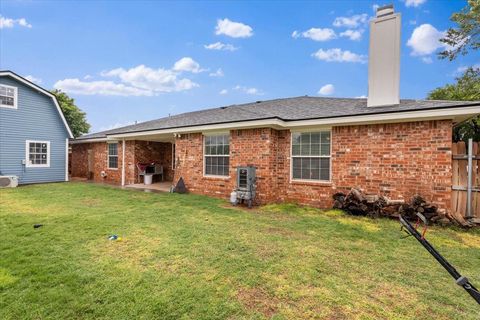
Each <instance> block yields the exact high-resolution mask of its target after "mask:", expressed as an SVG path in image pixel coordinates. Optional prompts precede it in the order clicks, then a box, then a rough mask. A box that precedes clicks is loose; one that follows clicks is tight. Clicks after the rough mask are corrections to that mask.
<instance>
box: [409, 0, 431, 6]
mask: <svg viewBox="0 0 480 320" xmlns="http://www.w3.org/2000/svg"><path fill="white" fill-rule="evenodd" d="M425 2H427V0H405V6H407V7H418V6H419V5H421V4H423V3H425Z"/></svg>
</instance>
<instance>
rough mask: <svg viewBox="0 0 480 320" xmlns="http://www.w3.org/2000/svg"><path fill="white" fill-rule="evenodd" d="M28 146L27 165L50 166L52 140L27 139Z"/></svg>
mask: <svg viewBox="0 0 480 320" xmlns="http://www.w3.org/2000/svg"><path fill="white" fill-rule="evenodd" d="M26 148H27V152H26V157H27V159H26V166H27V167H50V141H32V140H27V142H26Z"/></svg>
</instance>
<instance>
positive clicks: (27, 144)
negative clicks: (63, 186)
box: [0, 71, 73, 184]
mask: <svg viewBox="0 0 480 320" xmlns="http://www.w3.org/2000/svg"><path fill="white" fill-rule="evenodd" d="M72 137H73V135H72V132H71V130H70V127H69V126H68V124H67V122H66V119H65V117H64V115H63V113H62V111H61V109H60V106H59V104H58V101H57V99H56V98H55V96H54V95H53V94H51V93H50V92H48V91H47V90H45V89H43V88H41V87H39V86H37V85H36V84H34V83H31V82H30V81H28V80H26V79H24V78H22V77H20V76H19V75H17V74H15V73H13V72H11V71H0V175H3V176H16V177H17V178H18V182H19V183H20V184H27V183H42V182H57V181H67V180H68V143H69V140H70V139H71V138H72Z"/></svg>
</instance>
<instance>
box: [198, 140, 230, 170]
mask: <svg viewBox="0 0 480 320" xmlns="http://www.w3.org/2000/svg"><path fill="white" fill-rule="evenodd" d="M207 136H209V137H212V136H228V154H226V155H206V154H205V137H207ZM202 137H203V138H202V140H203V146H202V149H203V170H202V171H203V177H204V178H216V179H230V132H215V133H208V134H202ZM207 156H208V157H215V156H218V157H228V175H226V176H221V175H217V174H206V173H205V171H206V161H205V160H206V157H207Z"/></svg>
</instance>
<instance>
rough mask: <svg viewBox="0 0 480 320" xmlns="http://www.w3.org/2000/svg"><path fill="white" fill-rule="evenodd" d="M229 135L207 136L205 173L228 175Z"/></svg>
mask: <svg viewBox="0 0 480 320" xmlns="http://www.w3.org/2000/svg"><path fill="white" fill-rule="evenodd" d="M229 138H230V137H229V135H217V136H205V147H204V157H205V174H206V175H214V176H228V175H229V173H228V169H229V164H230V157H229V155H230V145H229Z"/></svg>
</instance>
